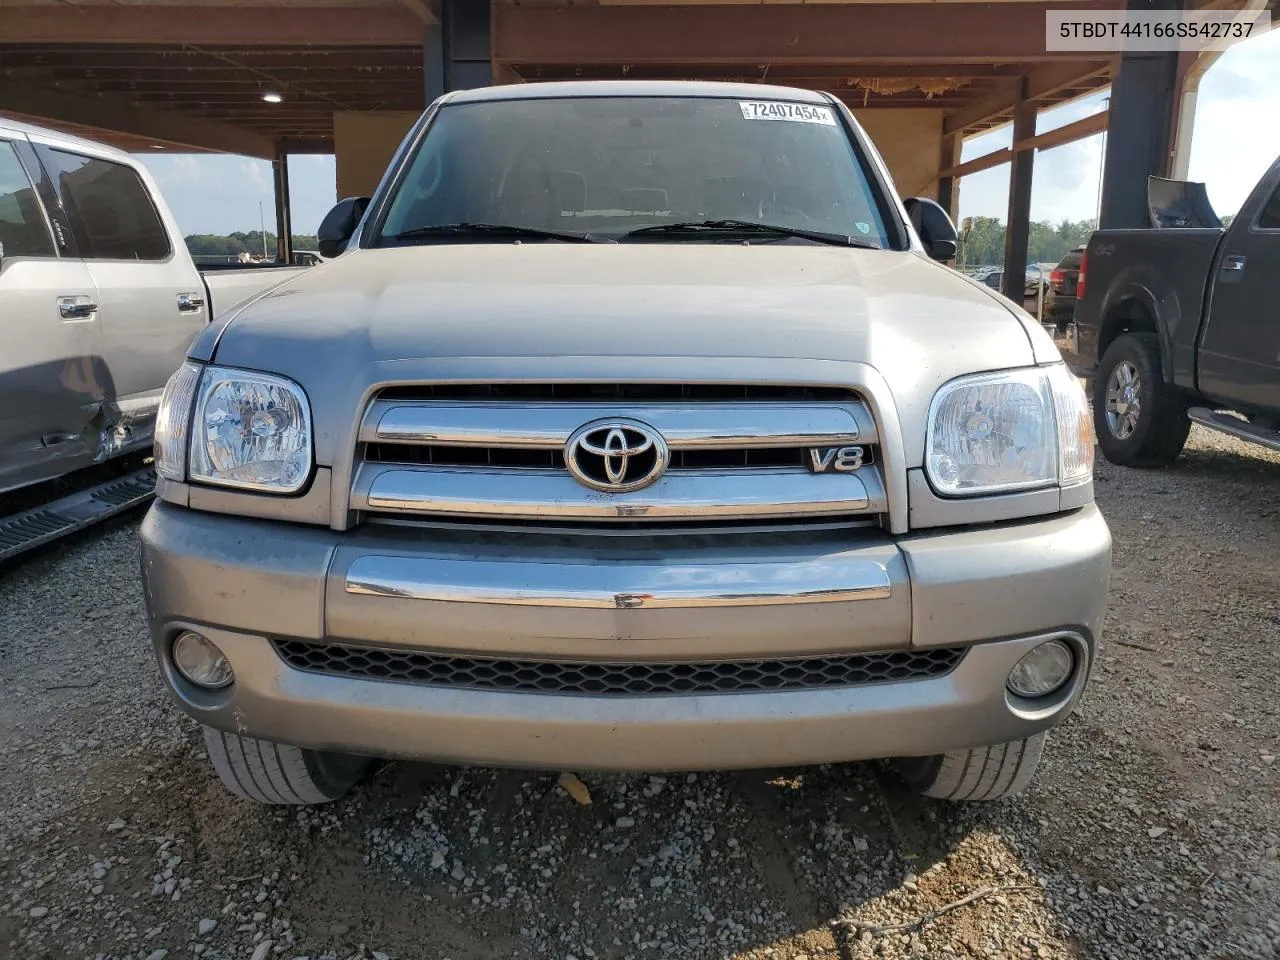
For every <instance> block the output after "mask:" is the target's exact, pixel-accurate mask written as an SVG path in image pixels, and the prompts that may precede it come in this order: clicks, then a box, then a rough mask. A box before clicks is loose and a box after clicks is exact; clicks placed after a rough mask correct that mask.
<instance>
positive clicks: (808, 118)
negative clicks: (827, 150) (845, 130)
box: [738, 100, 836, 127]
mask: <svg viewBox="0 0 1280 960" xmlns="http://www.w3.org/2000/svg"><path fill="white" fill-rule="evenodd" d="M738 106H739V107H741V108H742V118H743V119H744V120H790V121H792V122H793V123H821V124H823V125H825V126H828V127H834V126H835V125H836V118H835V117H833V116H832V115H831V111H830V110H829V109H828V108H827V107H822V106H818V105H817V104H813V103H784V102H782V101H780V100H740V101H738Z"/></svg>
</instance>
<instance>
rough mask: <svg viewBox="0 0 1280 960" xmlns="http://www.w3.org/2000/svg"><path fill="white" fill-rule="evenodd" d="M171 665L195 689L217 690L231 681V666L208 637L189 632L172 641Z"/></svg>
mask: <svg viewBox="0 0 1280 960" xmlns="http://www.w3.org/2000/svg"><path fill="white" fill-rule="evenodd" d="M173 665H174V666H175V667H177V668H178V672H179V673H180V674H182V676H183V677H185V678H186V679H187V680H190V681H191V682H192V683H194V684H195V685H196V686H197V687H204V688H205V689H207V690H218V689H220V688H222V687H225V686H226V685H227V684H229V683H230V682H231V680H232V674H231V664H229V663H227V658H226V657H224V656H223V655H222V651H221V650H219V649H218V647H217V645H216V644H214V642H213V641H212V640H210V639H209V638H208V637H202V636H201V635H200V634H198V633H192V632H191V631H190V630H188V631H186V632H185V633H180V634H178V639H177V640H174V641H173Z"/></svg>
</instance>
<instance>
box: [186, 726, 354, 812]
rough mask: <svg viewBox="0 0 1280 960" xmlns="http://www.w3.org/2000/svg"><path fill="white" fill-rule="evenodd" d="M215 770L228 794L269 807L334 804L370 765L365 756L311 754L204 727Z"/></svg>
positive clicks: (306, 751)
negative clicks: (276, 805) (271, 805)
mask: <svg viewBox="0 0 1280 960" xmlns="http://www.w3.org/2000/svg"><path fill="white" fill-rule="evenodd" d="M204 742H205V746H206V747H208V749H209V759H210V760H211V761H212V762H213V769H214V770H215V771H217V774H218V779H220V780H221V781H222V783H223V786H225V787H226V788H227V789H228V790H230V791H231V792H232V793H235V794H238V795H239V796H242V797H244V798H245V799H247V800H254V801H257V802H258V803H268V804H291V805H298V804H313V803H328V802H329V801H331V800H337V799H338V798H339V797H341V796H343V795H344V794H345V793H346V792H347V791H348V790H350V789H351V787H352V786H354V785H355V782H356V781H357V780H359V779H360V775H361V774H362V773H364V771H365V769H366V768H367V767H368V766H369V761H368V760H367V759H365V758H364V757H351V756H347V755H346V754H339V753H324V752H322V751H319V750H305V749H303V748H302V747H290V746H286V745H285V744H282V743H270V742H269V741H266V740H256V739H254V738H253V737H242V736H240V735H239V734H235V733H224V732H223V731H221V730H215V729H213V728H212V727H205V728H204Z"/></svg>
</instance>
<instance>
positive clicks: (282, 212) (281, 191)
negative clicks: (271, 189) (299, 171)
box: [271, 142, 293, 263]
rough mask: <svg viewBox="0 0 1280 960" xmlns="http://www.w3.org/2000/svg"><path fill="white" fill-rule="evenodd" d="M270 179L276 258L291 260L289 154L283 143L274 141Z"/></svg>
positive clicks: (291, 230) (282, 260)
mask: <svg viewBox="0 0 1280 960" xmlns="http://www.w3.org/2000/svg"><path fill="white" fill-rule="evenodd" d="M271 173H272V180H273V181H274V183H275V194H276V259H277V260H279V262H280V263H292V262H293V223H292V218H291V217H290V213H289V155H288V154H287V153H286V152H285V149H284V145H283V144H281V143H279V142H277V143H276V155H275V159H274V160H272V161H271Z"/></svg>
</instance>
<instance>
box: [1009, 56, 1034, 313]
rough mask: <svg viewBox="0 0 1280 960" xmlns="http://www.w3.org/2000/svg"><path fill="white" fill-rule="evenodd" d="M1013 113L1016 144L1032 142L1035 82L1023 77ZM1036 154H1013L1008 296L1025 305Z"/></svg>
mask: <svg viewBox="0 0 1280 960" xmlns="http://www.w3.org/2000/svg"><path fill="white" fill-rule="evenodd" d="M1020 86H1021V89H1020V90H1019V91H1018V102H1017V106H1016V107H1015V108H1014V111H1013V142H1014V143H1017V142H1019V141H1025V140H1030V139H1031V138H1032V137H1034V136H1035V133H1036V115H1037V113H1038V112H1039V108H1038V107H1037V106H1036V102H1035V101H1034V100H1032V99H1031V89H1030V87H1031V82H1030V80H1028V79H1026V78H1023V80H1022V83H1021V85H1020ZM1035 161H1036V152H1035V151H1034V150H1025V151H1023V152H1021V153H1018V152H1015V153H1014V154H1013V166H1012V167H1010V169H1009V214H1008V217H1007V219H1006V220H1005V231H1004V295H1005V296H1006V297H1008V298H1009V299H1010V300H1012V301H1013V302H1014V303H1021V302H1022V300H1023V291H1024V290H1025V289H1026V286H1027V278H1026V272H1027V248H1028V247H1029V246H1030V239H1031V183H1032V175H1033V174H1034V172H1035Z"/></svg>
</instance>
